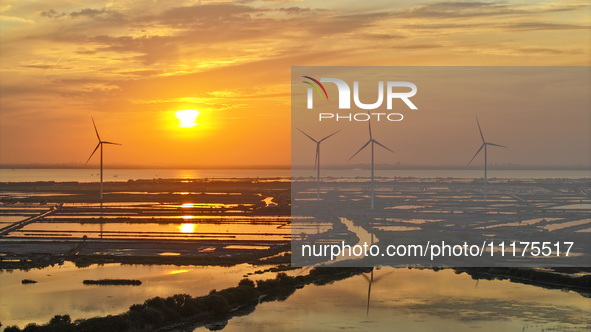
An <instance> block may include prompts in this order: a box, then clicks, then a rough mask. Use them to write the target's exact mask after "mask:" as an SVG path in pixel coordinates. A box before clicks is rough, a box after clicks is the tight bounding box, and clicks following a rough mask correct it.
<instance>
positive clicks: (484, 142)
mask: <svg viewBox="0 0 591 332" xmlns="http://www.w3.org/2000/svg"><path fill="white" fill-rule="evenodd" d="M476 124H478V131H479V132H480V138H482V145H481V146H480V149H478V151H476V154H474V157H472V159H470V162H469V163H468V165H467V166H469V165H470V163H472V160H474V158H476V156H477V155H478V154H479V153H480V151H481V150H482V148H484V203H486V185H487V178H486V173H487V165H486V163H487V155H486V154H487V151H486V150H487V149H486V148H487V146H489V145H491V146H498V147H501V148H506V146H504V145H499V144H495V143H491V142H487V141H486V140H484V135H482V129H480V122H478V118H476Z"/></svg>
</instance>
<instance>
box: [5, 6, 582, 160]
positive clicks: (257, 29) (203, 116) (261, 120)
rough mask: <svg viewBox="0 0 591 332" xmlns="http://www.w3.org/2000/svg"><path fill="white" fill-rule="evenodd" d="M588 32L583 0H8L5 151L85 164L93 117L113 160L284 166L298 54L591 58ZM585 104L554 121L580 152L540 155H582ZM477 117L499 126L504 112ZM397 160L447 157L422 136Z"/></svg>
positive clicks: (417, 61)
mask: <svg viewBox="0 0 591 332" xmlns="http://www.w3.org/2000/svg"><path fill="white" fill-rule="evenodd" d="M590 31H591V5H589V2H588V1H584V0H582V1H525V0H523V1H518V2H516V1H467V2H448V1H442V2H437V1H428V2H422V3H421V2H418V1H396V2H395V3H394V2H393V1H386V0H382V1H379V0H378V1H358V0H356V1H349V0H333V1H235V2H232V1H135V0H130V1H127V0H122V1H75V0H56V1H28V0H24V1H22V0H20V1H11V0H3V1H2V2H1V3H0V89H1V90H0V163H2V164H29V163H42V164H61V163H78V164H83V163H84V162H85V161H86V159H87V158H88V157H89V155H90V153H91V152H92V150H93V149H94V147H95V145H96V144H97V141H96V136H95V134H94V130H93V127H92V122H91V116H92V117H93V118H94V120H95V121H96V125H97V127H98V130H99V132H100V134H101V138H103V139H104V140H108V141H113V142H118V143H122V144H123V146H106V147H105V162H106V164H107V165H140V166H146V167H154V168H157V167H164V166H189V165H193V166H206V167H215V166H229V165H235V166H248V165H270V166H286V165H289V164H290V137H291V136H290V84H291V83H290V69H291V66H376V65H380V66H588V65H589V61H590V55H591V50H590V48H591V46H590V45H591V43H590V41H591V33H590ZM187 109H194V110H197V111H198V112H199V115H198V117H197V119H196V122H197V125H195V126H193V127H181V126H179V120H178V119H177V118H176V116H175V114H176V112H177V111H179V110H187ZM578 112H583V113H584V114H581V117H580V119H577V121H576V122H578V123H579V125H580V126H581V127H580V128H582V129H580V128H579V129H578V130H579V131H580V130H583V131H585V128H586V133H583V134H579V135H578V136H577V135H574V136H573V134H572V131H573V130H572V128H569V127H568V126H565V125H562V126H561V125H560V124H559V122H556V123H557V126H556V127H555V128H553V129H555V130H556V132H553V133H552V135H555V136H556V137H557V140H558V143H557V144H556V146H553V147H552V148H553V149H555V150H556V151H563V150H564V148H565V146H571V147H572V144H579V143H580V145H578V147H577V148H576V149H575V151H582V154H583V156H582V157H581V153H578V152H576V153H577V155H578V156H577V157H576V158H573V159H569V158H568V156H567V158H563V157H561V160H553V162H549V161H547V159H544V158H540V159H535V158H534V162H539V163H549V164H552V163H554V164H567V165H581V163H583V164H584V163H588V162H589V152H588V151H589V125H590V123H589V110H588V109H587V110H580V111H578ZM585 112H586V113H585ZM479 116H480V117H482V118H483V120H484V121H486V123H487V127H486V130H487V132H490V135H492V136H494V135H495V134H494V129H492V128H498V121H499V120H495V118H494V116H489V117H488V119H486V118H487V116H486V114H479ZM463 121H464V120H463ZM465 121H466V123H469V125H470V126H472V128H471V129H473V130H474V131H472V132H468V135H473V136H474V135H475V136H474V137H473V138H474V139H478V136H477V135H478V132H477V131H475V130H476V129H475V128H474V125H475V124H474V117H472V116H470V117H469V119H467V120H465ZM444 127H445V123H442V122H437V121H430V122H429V121H427V122H425V126H424V127H423V128H422V130H423V131H424V133H425V134H424V136H426V137H430V136H432V137H442V136H446V134H445V133H446V131H443V130H444ZM501 134H502V133H500V134H499V135H501ZM447 136H449V135H447ZM497 137H498V136H497ZM585 138H587V140H586V141H582V140H584V139H585ZM519 139H520V138H519V137H511V145H512V146H516V145H517V146H520V145H521V146H523V145H524V144H527V143H528V139H524V141H523V142H520V141H519ZM562 139H564V141H561V140H562ZM491 141H493V142H495V141H494V140H492V138H491ZM497 141H499V142H498V143H501V144H502V143H506V144H507V145H509V143H508V142H505V141H504V140H503V139H497ZM561 142H562V143H563V144H561ZM477 148H478V142H477V141H476V142H471V143H469V144H466V145H465V146H462V147H461V149H462V151H460V152H458V159H461V158H463V156H464V155H466V158H465V159H467V160H469V158H470V157H471V156H472V154H473V153H474V152H475V151H476V149H477ZM432 149H434V151H435V150H437V151H440V150H441V147H440V146H437V145H436V146H433V147H432ZM463 149H465V151H466V152H464V151H463ZM353 150H354V149H353ZM517 151H519V150H517ZM585 151H587V152H586V153H587V156H585V155H584V154H585ZM347 153H349V152H347ZM574 153H575V152H573V154H574ZM517 154H518V153H517V152H515V153H513V154H511V153H508V154H506V155H501V154H499V155H498V159H497V161H498V162H500V163H512V162H522V160H518V155H517ZM402 156H404V154H403V155H402ZM401 158H402V157H401ZM467 160H464V159H462V160H458V164H463V163H464V162H466V161H467ZM388 161H389V160H388ZM392 161H393V162H396V161H400V162H401V163H405V162H407V163H410V164H425V165H429V164H433V165H437V164H441V162H440V161H439V160H438V159H437V154H435V155H434V154H432V153H430V151H428V150H427V151H424V153H422V154H418V155H417V156H414V157H413V158H410V157H409V158H407V159H406V160H404V159H403V160H400V159H398V160H392ZM97 162H98V158H95V159H93V161H92V163H97ZM446 163H449V162H446Z"/></svg>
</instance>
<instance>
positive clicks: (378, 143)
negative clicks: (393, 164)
mask: <svg viewBox="0 0 591 332" xmlns="http://www.w3.org/2000/svg"><path fill="white" fill-rule="evenodd" d="M373 141H374V143H376V144H377V145H379V146H381V147H383V148H384V149H386V150H388V151H390V152H392V153H395V152H394V151H392V150H390V149H389V148H388V147H386V146H385V145H384V144H382V143H380V142H378V141H376V140H375V139H374V140H373Z"/></svg>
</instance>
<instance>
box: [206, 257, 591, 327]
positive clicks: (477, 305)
mask: <svg viewBox="0 0 591 332" xmlns="http://www.w3.org/2000/svg"><path fill="white" fill-rule="evenodd" d="M369 278H370V276H369V274H366V275H365V276H363V275H360V276H355V277H352V278H349V279H346V280H342V281H338V282H335V283H333V284H330V285H325V286H306V287H305V288H304V289H300V290H298V291H296V293H295V294H294V295H292V296H291V297H289V298H288V299H287V300H286V301H284V302H271V303H263V304H261V305H259V306H257V308H256V310H255V311H254V312H253V313H252V314H250V315H247V316H242V317H235V318H232V319H231V320H230V321H229V322H228V325H227V326H226V327H225V328H224V330H223V331H227V332H242V331H244V332H246V331H370V330H371V331H429V332H430V331H482V332H489V331H490V332H493V331H494V332H496V331H519V332H523V331H548V330H557V331H581V330H588V329H591V316H590V313H591V299H589V298H585V297H583V296H581V295H579V294H577V293H574V292H568V291H560V290H547V289H543V288H539V287H535V286H529V285H522V284H517V283H511V282H509V281H485V280H480V281H476V280H472V279H471V277H470V276H468V275H466V274H461V275H456V274H455V273H454V272H453V271H451V270H443V271H439V272H434V271H431V270H416V269H414V270H409V269H394V268H382V269H380V270H375V271H374V281H373V283H372V288H371V294H370V301H369V310H368V308H367V307H368V286H369V282H368V279H369ZM287 317H288V318H287ZM195 331H200V332H205V331H208V330H207V329H206V328H204V327H201V328H197V329H195Z"/></svg>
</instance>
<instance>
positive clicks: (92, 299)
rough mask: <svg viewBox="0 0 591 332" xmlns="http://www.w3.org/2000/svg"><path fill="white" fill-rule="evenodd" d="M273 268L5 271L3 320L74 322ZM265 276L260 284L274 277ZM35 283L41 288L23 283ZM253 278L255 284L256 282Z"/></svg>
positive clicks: (203, 291) (0, 286) (200, 291)
mask: <svg viewBox="0 0 591 332" xmlns="http://www.w3.org/2000/svg"><path fill="white" fill-rule="evenodd" d="M266 268H267V266H256V267H253V266H251V265H246V264H243V265H237V266H233V267H220V266H175V265H120V264H105V265H102V266H97V265H93V266H91V267H87V268H77V267H76V266H74V264H73V263H71V262H66V263H65V264H64V265H62V266H53V267H47V268H44V269H34V270H30V271H28V272H25V271H12V272H8V271H0V294H1V296H0V321H1V322H2V325H3V327H2V328H4V327H5V326H10V325H18V326H20V327H21V328H23V327H25V325H26V324H28V323H31V322H35V323H38V324H44V323H47V322H48V321H49V319H51V318H52V317H53V316H54V315H61V314H69V315H70V316H71V317H72V320H74V319H78V318H90V317H95V316H106V315H109V314H118V313H121V312H125V311H127V310H128V309H129V306H131V305H132V304H135V303H143V302H144V301H145V300H147V299H149V298H152V297H155V296H162V297H168V296H171V295H174V294H183V293H185V294H190V295H192V296H200V295H207V294H208V293H209V291H210V290H212V289H218V290H220V289H224V288H228V287H234V286H236V285H237V284H238V282H239V281H240V280H241V279H242V278H243V275H245V274H246V273H249V272H254V271H256V270H264V269H266ZM274 277H275V276H274V274H271V273H267V274H259V275H256V278H255V279H267V278H274ZM103 278H104V279H107V278H110V279H117V278H123V279H127V278H133V279H139V280H141V281H142V285H140V286H96V285H92V286H91V285H84V284H82V281H83V280H85V279H103ZM23 279H33V280H35V281H37V283H36V284H28V285H23V284H21V280H23ZM255 279H253V280H255Z"/></svg>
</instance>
